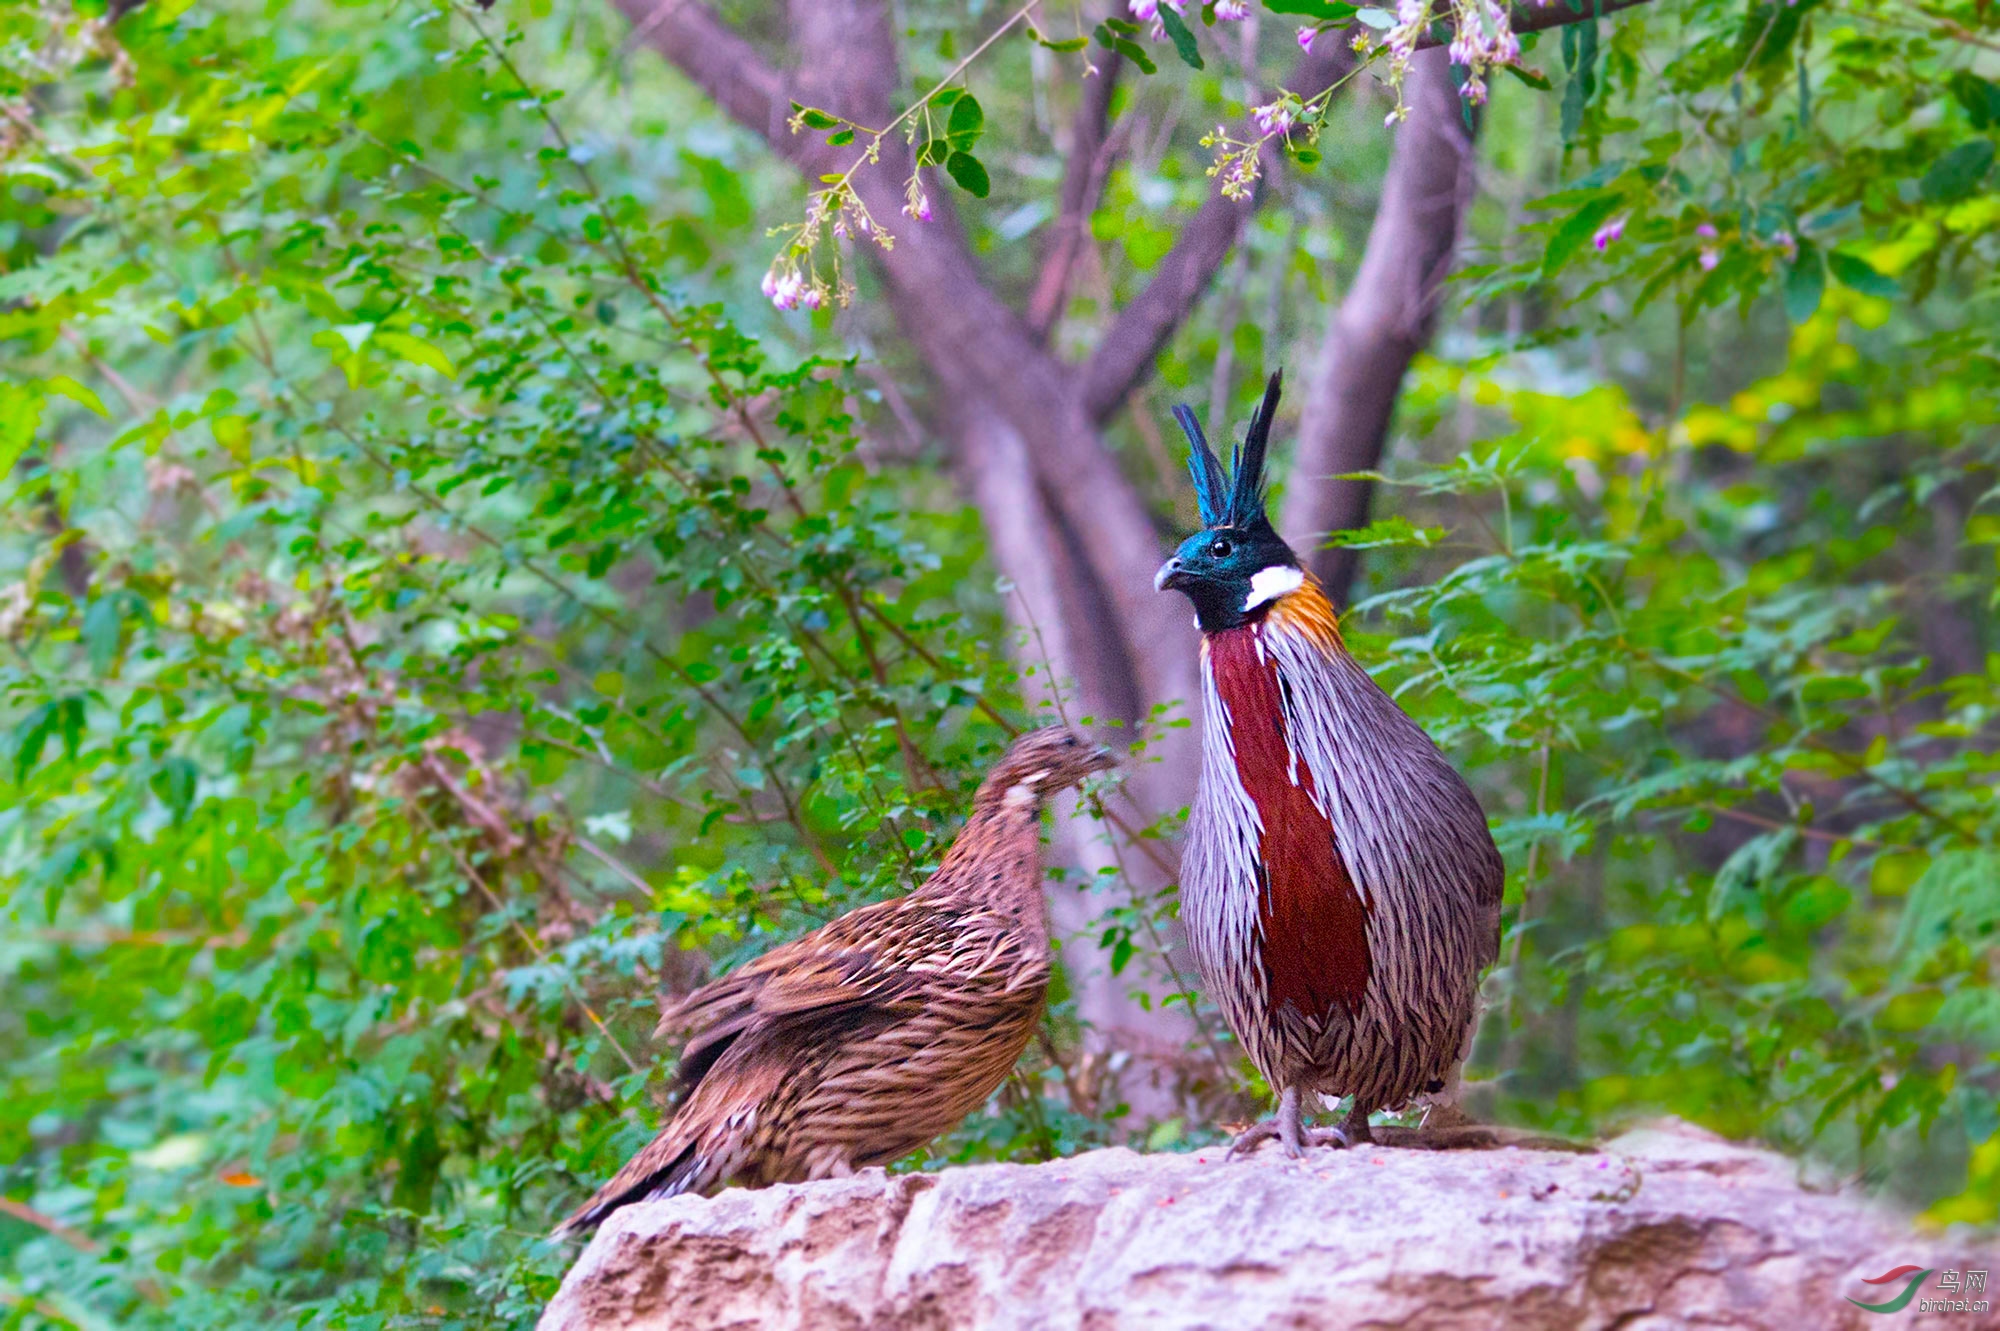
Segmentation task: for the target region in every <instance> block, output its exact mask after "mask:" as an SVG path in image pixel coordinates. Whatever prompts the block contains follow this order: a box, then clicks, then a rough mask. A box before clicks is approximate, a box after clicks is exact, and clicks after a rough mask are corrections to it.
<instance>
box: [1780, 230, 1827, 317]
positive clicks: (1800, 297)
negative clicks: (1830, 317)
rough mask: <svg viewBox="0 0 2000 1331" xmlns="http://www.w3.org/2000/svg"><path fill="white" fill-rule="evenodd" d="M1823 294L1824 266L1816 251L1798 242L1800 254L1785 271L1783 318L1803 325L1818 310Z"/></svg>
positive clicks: (1824, 284)
mask: <svg viewBox="0 0 2000 1331" xmlns="http://www.w3.org/2000/svg"><path fill="white" fill-rule="evenodd" d="M1825 294H1826V264H1825V263H1824V262H1823V261H1822V260H1821V258H1820V253H1819V247H1818V246H1816V245H1814V244H1813V243H1812V242H1811V241H1809V240H1802V241H1800V242H1799V254H1798V257H1797V258H1796V259H1794V260H1793V261H1792V263H1791V266H1790V267H1788V268H1787V269H1786V270H1785V317H1786V318H1787V319H1790V320H1791V321H1792V322H1793V323H1795V324H1802V323H1804V322H1805V321H1806V320H1808V319H1810V318H1812V317H1813V315H1814V313H1816V312H1817V311H1818V310H1819V302H1820V298H1821V297H1822V296H1824V295H1825Z"/></svg>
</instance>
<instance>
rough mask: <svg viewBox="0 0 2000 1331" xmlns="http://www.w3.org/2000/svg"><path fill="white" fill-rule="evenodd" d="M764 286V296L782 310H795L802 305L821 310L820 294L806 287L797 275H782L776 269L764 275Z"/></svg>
mask: <svg viewBox="0 0 2000 1331" xmlns="http://www.w3.org/2000/svg"><path fill="white" fill-rule="evenodd" d="M762 286H763V291H764V295H765V296H766V297H768V298H769V299H770V302H771V303H772V304H773V305H775V306H777V307H778V308H779V309H781V310H795V309H797V308H798V307H799V306H800V305H802V304H803V305H805V306H806V308H808V309H817V308H819V293H818V292H816V291H814V290H812V289H811V288H810V287H808V286H806V284H805V280H804V279H803V278H801V277H800V276H799V275H798V274H797V273H780V272H778V271H777V270H776V269H775V268H774V269H772V270H771V271H770V272H768V273H766V274H764V281H763V283H762Z"/></svg>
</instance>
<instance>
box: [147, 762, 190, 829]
mask: <svg viewBox="0 0 2000 1331" xmlns="http://www.w3.org/2000/svg"><path fill="white" fill-rule="evenodd" d="M151 784H152V787H153V793H154V794H155V795H158V796H159V797H160V803H162V804H164V805H166V806H167V809H168V811H169V812H170V813H172V814H173V816H174V821H175V822H176V823H181V822H185V821H186V820H187V815H188V810H189V809H192V808H193V807H194V797H195V791H196V789H197V788H198V787H199V786H200V784H201V771H200V769H199V768H197V767H196V766H195V765H194V764H193V763H192V762H190V761H189V760H188V759H186V758H182V757H180V756H178V755H176V756H175V757H172V758H169V759H167V760H166V761H165V762H163V763H161V764H160V766H159V770H157V771H155V772H154V773H153V780H152V783H151Z"/></svg>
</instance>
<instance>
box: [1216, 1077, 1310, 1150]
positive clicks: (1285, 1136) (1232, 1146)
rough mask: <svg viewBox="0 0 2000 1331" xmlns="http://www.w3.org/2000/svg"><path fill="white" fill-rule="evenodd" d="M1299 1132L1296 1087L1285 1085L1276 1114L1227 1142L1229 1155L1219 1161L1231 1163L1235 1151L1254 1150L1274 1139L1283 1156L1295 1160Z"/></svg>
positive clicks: (1299, 1144) (1280, 1092) (1297, 1091)
mask: <svg viewBox="0 0 2000 1331" xmlns="http://www.w3.org/2000/svg"><path fill="white" fill-rule="evenodd" d="M1302 1135H1303V1134H1302V1133H1301V1132H1300V1129H1299V1088H1298V1087H1296V1086H1287V1087H1285V1088H1284V1089H1283V1090H1281V1091H1279V1092H1278V1112H1277V1113H1275V1114H1273V1115H1272V1116H1271V1117H1269V1118H1267V1119H1265V1120H1264V1121H1263V1122H1262V1123H1257V1124H1254V1125H1252V1126H1251V1127H1248V1128H1246V1129H1244V1130H1243V1131H1242V1132H1240V1133H1238V1134H1237V1135H1236V1140H1235V1141H1233V1142H1231V1143H1229V1153H1228V1154H1227V1155H1225V1156H1223V1157H1222V1158H1223V1159H1224V1160H1233V1159H1235V1158H1236V1155H1237V1153H1238V1152H1241V1151H1253V1150H1255V1149H1256V1148H1257V1147H1258V1146H1259V1145H1260V1144H1261V1143H1263V1142H1266V1141H1269V1140H1270V1139H1271V1138H1273V1137H1276V1138H1277V1139H1278V1144H1279V1145H1281V1146H1283V1147H1284V1148H1285V1154H1286V1155H1288V1156H1290V1157H1291V1158H1292V1159H1294V1160H1296V1159H1298V1158H1299V1156H1300V1154H1301V1153H1302V1150H1301V1148H1302V1145H1303V1143H1302V1142H1301V1140H1300V1139H1301V1137H1302Z"/></svg>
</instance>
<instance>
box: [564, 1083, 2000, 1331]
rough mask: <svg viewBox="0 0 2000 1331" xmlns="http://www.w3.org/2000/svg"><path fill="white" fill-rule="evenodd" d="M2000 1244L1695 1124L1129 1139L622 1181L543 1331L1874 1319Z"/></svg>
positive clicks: (1751, 1323)
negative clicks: (772, 1183)
mask: <svg viewBox="0 0 2000 1331" xmlns="http://www.w3.org/2000/svg"><path fill="white" fill-rule="evenodd" d="M1996 1256H2000V1254H1996V1253H1995V1251H1994V1250H1993V1249H1991V1248H1986V1247H1979V1246H1976V1245H1974V1244H1972V1243H1969V1242H1958V1241H1952V1240H1945V1239H1938V1238H1934V1237H1927V1236H1922V1237H1920V1236H1919V1235H1917V1234H1916V1233H1914V1232H1913V1231H1912V1230H1911V1229H1910V1228H1909V1226H1908V1225H1907V1223H1906V1222H1904V1221H1902V1220H1900V1219H1898V1218H1897V1217H1895V1216H1894V1215H1892V1214H1890V1213H1888V1212H1886V1211H1883V1210H1880V1209H1877V1208H1874V1207H1871V1206H1869V1205H1867V1204H1866V1203H1864V1202H1862V1201H1859V1200H1857V1199H1854V1198H1850V1197H1844V1196H1840V1195H1835V1194H1830V1193H1824V1192H1814V1191H1810V1190H1808V1189H1807V1188H1805V1187H1802V1186H1801V1185H1800V1182H1799V1174H1798V1166H1797V1165H1796V1164H1795V1163H1794V1162H1791V1161H1788V1160H1785V1159H1783V1158H1782V1157H1778V1156H1774V1155H1770V1154H1767V1153H1764V1152H1760V1151H1754V1150H1748V1149H1745V1148H1743V1147H1740V1146H1735V1145H1731V1144H1729V1143H1727V1142H1724V1141H1721V1140H1720V1139H1717V1138H1715V1137H1711V1136H1709V1135H1708V1134H1706V1133H1703V1132H1701V1131H1699V1130H1698V1129H1695V1128H1692V1127H1689V1126H1687V1125H1685V1124H1679V1123H1669V1124H1664V1125H1660V1126H1655V1127H1651V1128H1647V1129H1643V1130H1640V1131H1637V1132H1633V1133H1629V1134H1627V1135H1626V1136H1624V1137H1620V1138H1618V1139H1617V1140H1615V1141H1612V1142H1610V1143H1608V1144H1606V1145H1605V1146H1604V1147H1603V1148H1602V1149H1601V1150H1597V1151H1592V1152H1588V1153H1581V1154H1579V1153H1572V1152H1560V1151H1550V1150H1535V1149H1523V1148H1520V1147H1505V1148H1501V1149H1496V1150H1484V1151H1451V1152H1435V1151H1414V1150H1398V1149H1393V1148H1387V1147H1362V1148H1360V1149H1358V1150H1353V1151H1333V1150H1321V1151H1315V1152H1313V1153H1311V1154H1310V1155H1309V1156H1308V1157H1307V1158H1306V1159H1304V1160H1300V1161H1291V1160H1286V1159H1284V1158H1283V1157H1282V1156H1281V1155H1280V1154H1279V1152H1278V1151H1277V1150H1276V1149H1275V1148H1273V1147H1266V1148H1264V1150H1262V1151H1260V1152H1259V1153H1258V1154H1257V1155H1256V1156H1255V1157H1253V1158H1251V1159H1248V1160H1238V1161H1235V1162H1232V1163H1229V1164H1226V1165H1225V1164H1223V1163H1222V1162H1221V1153H1220V1152H1219V1151H1215V1150H1210V1151H1203V1152H1198V1153H1195V1154H1188V1155H1138V1154H1135V1153H1133V1152H1131V1151H1127V1150H1122V1149H1121V1150H1108V1151H1094V1152H1092V1153H1090V1154H1088V1155H1082V1156H1077V1157H1075V1158H1072V1159H1068V1160H1058V1161H1053V1162H1051V1163H1049V1164H1044V1165H980V1166H973V1167H968V1168H963V1169H951V1170H946V1171H944V1172H942V1173H938V1174H908V1175H899V1176H895V1177H889V1176H886V1175H884V1174H882V1173H881V1172H880V1171H878V1170H871V1171H868V1172H866V1173H864V1174H862V1175H859V1176H857V1177H855V1178H852V1179H844V1180H837V1181H829V1182H823V1183H812V1184H804V1185H799V1186H795V1187H780V1188H770V1189H765V1190H762V1191H743V1190H730V1191H727V1192H724V1193H723V1194H721V1195H720V1196H717V1197H715V1198H712V1199H701V1198H688V1197H679V1198H674V1199H672V1200H669V1201H664V1202H653V1203H648V1204H645V1205H641V1206H633V1207H628V1208H626V1209H625V1210H623V1211H621V1212H619V1213H618V1215H617V1216H615V1217H614V1218H613V1220H612V1222H611V1223H610V1224H609V1225H607V1226H606V1227H605V1228H604V1229H603V1231H601V1232H600V1233H599V1234H598V1235H597V1237H596V1239H595V1240H594V1241H593V1242H592V1243H591V1244H590V1246H589V1248H588V1249H587V1250H586V1251H585V1252H584V1254H583V1256H582V1258H581V1259H580V1260H579V1261H578V1262H577V1263H576V1266H575V1267H574V1269H572V1270H571V1271H570V1273H569V1276H568V1278H567V1279H565V1280H564V1282H563V1286H562V1290H561V1292H560V1293H559V1294H558V1295H557V1296H556V1298H555V1300H554V1302H552V1303H551V1304H550V1305H549V1307H548V1310H547V1311H546V1313H544V1315H543V1317H542V1320H541V1324H540V1331H584V1328H591V1329H592V1331H599V1329H603V1331H653V1329H654V1328H661V1329H664V1328H669V1327H671V1328H677V1329H678V1328H690V1329H692V1328H723V1327H730V1328H736V1327H741V1328H761V1329H763V1331H778V1329H780V1328H794V1327H796V1328H815V1329H817V1328H845V1327H855V1328H859V1327H913V1328H915V1327H922V1328H933V1327H934V1328H957V1327H979V1328H1010V1329H1011V1328H1022V1329H1023V1331H1026V1329H1027V1328H1045V1327H1076V1328H1088V1329H1089V1331H1113V1329H1114V1328H1133V1329H1134V1331H1137V1329H1138V1328H1145V1329H1146V1331H1162V1329H1166V1328H1190V1329H1192V1328H1207V1327H1214V1328H1239V1327H1299V1328H1307V1327H1313V1328H1317V1327H1327V1328H1373V1327H1382V1328H1389V1327H1413V1328H1439V1329H1441V1328H1481V1329H1483V1328H1491V1327H1536V1328H1542V1327H1546V1328H1551V1329H1553V1328H1563V1329H1564V1331H1568V1328H1585V1327H1588V1328H1595V1327H1619V1328H1626V1329H1628V1331H1639V1329H1640V1328H1668V1327H1686V1326H1723V1327H1745V1328H1777V1329H1780V1331H1805V1328H1814V1327H1842V1328H1847V1327H1853V1328H1860V1327H1863V1326H1870V1325H1872V1326H1874V1327H1877V1328H1879V1327H1881V1326H1883V1325H1885V1322H1884V1320H1883V1319H1882V1318H1881V1317H1880V1316H1879V1315H1876V1314H1872V1313H1867V1312H1863V1311H1861V1310H1860V1309H1858V1308H1856V1307H1855V1306H1854V1305H1853V1304H1851V1303H1849V1302H1848V1301H1847V1296H1849V1295H1852V1296H1854V1297H1856V1298H1859V1299H1861V1300H1862V1301H1864V1302H1879V1301H1882V1300H1884V1299H1886V1298H1889V1297H1892V1296H1893V1295H1894V1294H1896V1293H1898V1292H1900V1289H1901V1282H1900V1281H1899V1282H1895V1283H1892V1284H1888V1285H1867V1284H1864V1283H1862V1281H1863V1278H1864V1277H1868V1276H1876V1275H1880V1274H1881V1273H1883V1272H1884V1271H1887V1270H1890V1269H1892V1268H1894V1267H1897V1266H1901V1265H1904V1264H1906V1263H1915V1264H1917V1265H1919V1266H1924V1267H1938V1268H1945V1267H1956V1268H1958V1269H1960V1270H1966V1269H1985V1270H1992V1269H1993V1268H1995V1267H2000V1260H1995V1258H1996ZM1996 1274H2000V1273H1996ZM1936 1280H1937V1277H1936V1276H1932V1277H1929V1278H1928V1279H1927V1280H1926V1281H1925V1289H1924V1290H1923V1291H1921V1292H1922V1293H1923V1294H1926V1295H1929V1294H1931V1293H1933V1291H1932V1290H1931V1289H1930V1288H1929V1287H1930V1286H1931V1285H1933V1284H1935V1283H1936ZM1993 1280H1994V1277H1992V1276H1989V1278H1988V1283H1989V1285H1991V1284H1992V1283H1993ZM1895 1324H1896V1325H1901V1326H1938V1327H1946V1326H1949V1327H1962V1328H1972V1327H1987V1326H2000V1321H1996V1320H1995V1319H1994V1318H1993V1317H1992V1316H1990V1315H1983V1314H1979V1313H1974V1312H1924V1311H1921V1310H1920V1303H1919V1302H1917V1301H1913V1302H1912V1303H1911V1304H1910V1305H1909V1306H1908V1307H1907V1309H1905V1310H1904V1311H1903V1312H1901V1313H1900V1314H1898V1316H1897V1318H1896V1323H1895Z"/></svg>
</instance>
